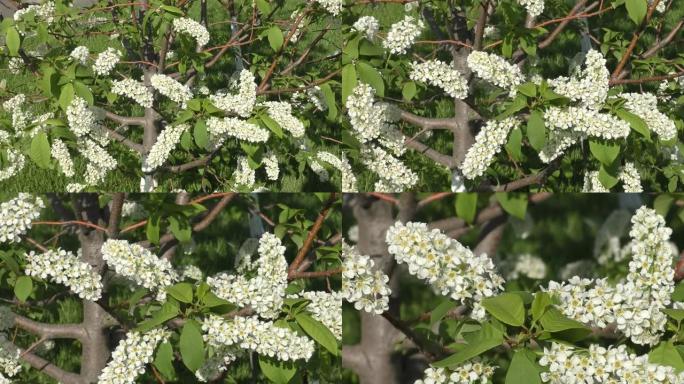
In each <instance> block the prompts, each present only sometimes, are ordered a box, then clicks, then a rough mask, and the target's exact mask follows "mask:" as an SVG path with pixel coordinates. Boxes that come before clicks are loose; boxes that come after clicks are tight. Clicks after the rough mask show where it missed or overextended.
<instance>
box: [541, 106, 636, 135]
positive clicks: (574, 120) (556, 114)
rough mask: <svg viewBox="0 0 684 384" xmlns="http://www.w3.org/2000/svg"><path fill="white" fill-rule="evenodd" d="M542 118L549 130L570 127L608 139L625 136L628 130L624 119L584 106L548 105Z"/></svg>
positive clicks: (584, 133) (579, 131)
mask: <svg viewBox="0 0 684 384" xmlns="http://www.w3.org/2000/svg"><path fill="white" fill-rule="evenodd" d="M544 120H545V121H546V126H547V127H548V128H549V129H550V130H554V129H561V130H570V129H572V130H574V131H576V132H578V133H581V134H582V135H586V136H595V137H601V138H604V139H608V140H611V139H618V138H625V137H627V136H628V135H629V132H630V126H629V123H627V122H626V121H624V120H621V119H618V118H617V117H615V116H613V115H610V114H608V113H599V112H598V111H597V110H595V109H590V108H585V107H568V108H567V109H561V108H558V107H550V108H549V109H547V110H546V111H545V112H544Z"/></svg>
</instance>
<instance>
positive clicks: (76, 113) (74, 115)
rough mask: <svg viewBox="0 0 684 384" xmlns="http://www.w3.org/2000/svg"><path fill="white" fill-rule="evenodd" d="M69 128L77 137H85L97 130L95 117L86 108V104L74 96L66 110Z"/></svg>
mask: <svg viewBox="0 0 684 384" xmlns="http://www.w3.org/2000/svg"><path fill="white" fill-rule="evenodd" d="M66 117H67V122H68V123H69V128H70V129H71V131H72V132H73V133H74V134H75V135H76V136H78V137H81V136H85V135H87V134H89V133H91V132H92V131H93V130H94V129H95V128H97V116H96V115H95V113H94V112H93V111H92V110H91V109H90V108H89V107H88V102H86V101H85V100H84V99H82V98H80V97H78V96H75V97H74V99H73V100H71V104H69V106H68V107H67V109H66Z"/></svg>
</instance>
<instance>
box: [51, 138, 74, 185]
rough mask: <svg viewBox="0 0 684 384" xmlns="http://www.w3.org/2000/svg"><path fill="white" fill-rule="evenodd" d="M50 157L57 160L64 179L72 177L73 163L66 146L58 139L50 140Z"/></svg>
mask: <svg viewBox="0 0 684 384" xmlns="http://www.w3.org/2000/svg"><path fill="white" fill-rule="evenodd" d="M50 153H51V155H52V157H53V158H54V159H55V160H57V163H58V164H59V168H60V169H61V170H62V173H64V175H65V176H66V177H73V176H74V162H73V160H71V156H70V155H69V149H68V148H67V146H66V144H64V142H63V141H62V140H60V139H54V140H52V148H51V149H50Z"/></svg>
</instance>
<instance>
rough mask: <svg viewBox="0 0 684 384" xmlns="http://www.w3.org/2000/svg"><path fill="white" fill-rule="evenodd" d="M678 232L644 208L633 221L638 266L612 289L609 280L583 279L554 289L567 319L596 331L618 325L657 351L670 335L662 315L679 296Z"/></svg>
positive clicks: (553, 284) (634, 264)
mask: <svg viewBox="0 0 684 384" xmlns="http://www.w3.org/2000/svg"><path fill="white" fill-rule="evenodd" d="M671 233H672V230H671V229H670V228H668V227H666V226H665V220H664V219H663V218H662V216H660V215H658V214H657V213H655V211H654V210H652V209H650V208H646V207H641V208H639V209H638V210H637V212H636V213H635V214H634V216H633V217H632V229H631V231H630V236H631V237H632V239H633V241H632V245H631V252H632V260H631V261H630V263H629V273H628V274H627V277H626V279H625V281H622V282H620V283H618V284H616V285H615V286H610V285H608V283H607V280H605V279H600V280H590V279H581V278H579V277H577V276H575V277H573V278H572V279H570V281H569V282H567V283H560V284H559V283H556V282H551V283H549V287H548V291H549V292H550V293H551V294H553V295H554V296H556V297H558V298H559V299H560V301H561V305H560V308H561V310H562V311H563V313H564V314H565V315H566V316H568V317H570V318H572V319H575V320H578V321H581V322H583V323H586V324H590V325H592V326H598V327H605V326H606V325H607V324H611V323H615V324H616V327H617V329H618V330H620V331H621V332H622V333H624V334H625V336H627V337H629V338H630V339H631V340H632V342H634V343H636V344H642V345H644V344H649V345H654V344H656V343H657V342H658V340H659V339H660V335H661V334H662V332H663V331H664V329H665V324H666V322H667V318H666V316H665V314H664V313H662V312H661V310H662V309H664V308H665V307H666V306H667V305H669V304H670V295H671V294H672V292H673V291H674V282H673V277H674V269H673V268H672V263H673V256H674V254H673V252H672V248H671V246H670V245H669V242H668V240H669V238H670V234H671Z"/></svg>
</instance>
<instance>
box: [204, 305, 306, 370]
mask: <svg viewBox="0 0 684 384" xmlns="http://www.w3.org/2000/svg"><path fill="white" fill-rule="evenodd" d="M202 330H203V331H204V332H205V335H204V340H205V341H206V342H207V344H208V345H210V346H212V347H217V348H218V347H226V346H238V347H240V348H242V349H246V350H250V351H254V352H256V353H258V354H260V355H263V356H268V357H273V358H276V359H278V360H282V361H294V360H299V359H304V360H309V359H310V358H311V356H312V355H313V352H314V343H313V341H312V340H310V339H309V338H307V337H304V336H299V335H297V333H295V332H294V331H292V330H290V329H289V328H281V327H278V326H277V325H275V324H274V323H273V322H272V321H261V320H259V319H258V318H257V317H256V316H252V317H240V316H238V317H235V318H234V319H233V321H226V320H225V319H223V318H222V317H220V316H216V315H210V316H209V317H208V318H206V319H204V321H203V322H202Z"/></svg>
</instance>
